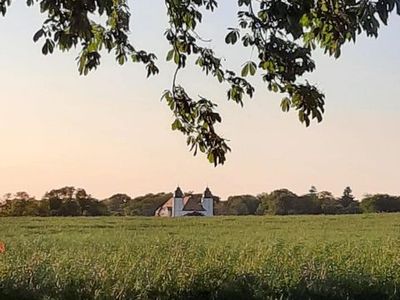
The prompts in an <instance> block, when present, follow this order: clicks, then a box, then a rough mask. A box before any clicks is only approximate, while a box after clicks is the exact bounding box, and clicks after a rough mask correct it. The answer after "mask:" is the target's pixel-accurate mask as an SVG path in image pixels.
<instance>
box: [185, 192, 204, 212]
mask: <svg viewBox="0 0 400 300" xmlns="http://www.w3.org/2000/svg"><path fill="white" fill-rule="evenodd" d="M201 197H202V195H201V194H194V195H189V199H188V200H187V202H186V204H185V206H184V207H183V210H184V211H205V209H204V207H203V205H201Z"/></svg>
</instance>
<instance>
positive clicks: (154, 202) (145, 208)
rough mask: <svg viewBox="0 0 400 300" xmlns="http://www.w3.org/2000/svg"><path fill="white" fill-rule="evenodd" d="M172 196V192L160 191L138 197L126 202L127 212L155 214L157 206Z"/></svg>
mask: <svg viewBox="0 0 400 300" xmlns="http://www.w3.org/2000/svg"><path fill="white" fill-rule="evenodd" d="M172 196H173V194H172V193H168V194H166V193H158V194H147V195H144V196H140V197H136V198H134V199H131V200H130V201H128V203H127V204H126V206H125V214H126V215H130V216H148V217H150V216H154V214H155V212H156V210H157V208H159V207H160V206H161V205H162V204H164V203H165V202H166V201H168V199H170V198H171V197H172Z"/></svg>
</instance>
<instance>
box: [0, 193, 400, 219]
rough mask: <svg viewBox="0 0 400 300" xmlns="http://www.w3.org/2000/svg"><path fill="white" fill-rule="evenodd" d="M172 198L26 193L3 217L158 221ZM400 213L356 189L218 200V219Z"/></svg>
mask: <svg viewBox="0 0 400 300" xmlns="http://www.w3.org/2000/svg"><path fill="white" fill-rule="evenodd" d="M172 196H173V194H172V193H155V194H152V193H151V194H146V195H143V196H139V197H135V198H131V197H130V196H128V195H126V194H115V195H112V196H111V197H109V198H107V199H104V200H98V199H95V198H94V197H92V196H91V195H90V194H88V193H87V192H86V191H85V190H84V189H81V188H75V187H63V188H60V189H54V190H51V191H49V192H47V193H46V194H45V195H44V196H43V197H42V198H41V199H40V200H38V199H35V198H34V197H32V196H30V195H29V194H28V193H26V192H18V193H15V194H10V193H9V194H6V195H4V197H3V198H2V200H1V202H0V216H41V217H48V216H154V213H155V211H156V210H157V208H159V207H160V206H161V205H162V204H164V203H165V202H166V201H167V200H168V199H170V198H171V197H172ZM380 212H400V197H399V196H391V195H387V194H375V195H366V196H364V197H363V199H361V201H359V200H357V199H356V198H355V197H354V196H353V194H352V190H351V188H350V187H346V188H345V189H344V191H343V195H342V196H341V197H338V198H337V197H335V196H333V194H332V193H331V192H328V191H321V192H318V191H317V189H316V188H315V187H312V188H311V189H310V190H309V192H308V193H307V194H305V195H297V194H295V193H293V192H291V191H290V190H288V189H279V190H275V191H273V192H271V193H262V194H260V195H257V196H253V195H237V196H230V197H228V199H227V200H226V201H221V200H220V198H219V197H214V214H215V215H318V214H325V215H337V214H360V213H380Z"/></svg>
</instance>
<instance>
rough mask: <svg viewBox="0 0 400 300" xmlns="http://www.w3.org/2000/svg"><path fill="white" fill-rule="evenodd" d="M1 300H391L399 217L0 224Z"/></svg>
mask: <svg viewBox="0 0 400 300" xmlns="http://www.w3.org/2000/svg"><path fill="white" fill-rule="evenodd" d="M0 241H3V242H5V243H6V247H7V249H6V252H5V253H3V254H0V299H346V298H347V299H400V215H399V214H390V215H389V214H386V215H357V216H332V217H331V216H306V217H296V216H294V217H215V218H181V219H155V218H128V217H120V218H118V217H101V218H1V219H0Z"/></svg>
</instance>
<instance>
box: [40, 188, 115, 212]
mask: <svg viewBox="0 0 400 300" xmlns="http://www.w3.org/2000/svg"><path fill="white" fill-rule="evenodd" d="M42 201H45V203H48V208H49V211H50V214H51V215H53V216H81V215H84V216H99V215H107V214H108V212H107V208H106V206H105V205H104V204H102V203H100V202H99V201H98V200H96V199H94V198H92V197H91V196H90V195H89V194H87V193H86V191H85V190H84V189H80V188H75V187H63V188H60V189H55V190H51V191H49V192H47V193H46V194H45V195H44V196H43V199H42Z"/></svg>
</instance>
